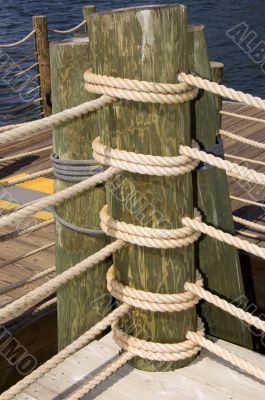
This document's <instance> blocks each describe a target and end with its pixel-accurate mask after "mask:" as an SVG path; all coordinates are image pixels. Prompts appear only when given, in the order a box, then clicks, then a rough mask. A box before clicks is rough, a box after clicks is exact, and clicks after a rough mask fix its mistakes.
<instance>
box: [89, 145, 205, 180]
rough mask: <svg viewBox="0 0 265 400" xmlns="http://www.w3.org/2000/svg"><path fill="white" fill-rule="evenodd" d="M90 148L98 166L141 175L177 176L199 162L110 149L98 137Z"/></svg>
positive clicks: (179, 157) (186, 158)
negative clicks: (106, 166)
mask: <svg viewBox="0 0 265 400" xmlns="http://www.w3.org/2000/svg"><path fill="white" fill-rule="evenodd" d="M92 148H93V158H94V159H95V160H96V161H98V162H99V163H100V164H103V165H108V166H112V167H115V168H119V169H121V170H123V171H129V172H132V173H137V174H143V175H155V176H178V175H182V174H186V173H188V172H191V171H193V170H194V169H195V168H196V167H197V166H198V165H199V161H197V160H194V159H191V158H189V157H187V156H177V157H162V156H152V155H148V154H139V153H133V152H128V151H124V150H118V149H112V148H110V147H107V146H105V145H104V144H102V143H100V138H99V137H97V138H96V139H95V140H94V141H93V143H92Z"/></svg>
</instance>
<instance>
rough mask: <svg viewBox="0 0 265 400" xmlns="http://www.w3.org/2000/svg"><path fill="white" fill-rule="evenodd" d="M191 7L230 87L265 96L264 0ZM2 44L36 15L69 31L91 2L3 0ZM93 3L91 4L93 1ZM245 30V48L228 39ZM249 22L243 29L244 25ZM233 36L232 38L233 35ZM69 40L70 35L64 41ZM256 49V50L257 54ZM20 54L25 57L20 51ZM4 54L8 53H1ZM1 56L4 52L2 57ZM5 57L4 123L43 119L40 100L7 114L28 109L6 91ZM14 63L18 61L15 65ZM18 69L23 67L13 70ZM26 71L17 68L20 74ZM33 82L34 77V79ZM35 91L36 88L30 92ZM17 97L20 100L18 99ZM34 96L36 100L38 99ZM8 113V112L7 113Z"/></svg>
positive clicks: (25, 49)
mask: <svg viewBox="0 0 265 400" xmlns="http://www.w3.org/2000/svg"><path fill="white" fill-rule="evenodd" d="M174 3H175V1H154V0H153V1H142V2H140V1H138V2H133V1H95V2H94V4H96V5H97V8H98V10H103V9H112V8H120V7H126V6H131V5H143V4H149V5H150V4H174ZM181 3H182V4H185V5H187V6H188V14H189V21H190V23H200V24H204V25H205V26H206V33H207V40H208V46H209V55H210V59H212V60H217V61H222V62H224V64H225V83H226V85H229V86H232V87H234V88H236V89H240V90H243V91H245V92H250V93H252V94H254V95H258V96H261V97H264V95H265V45H264V46H263V41H265V22H264V14H265V2H264V0H263V1H262V0H236V1H232V0H222V1H219V0H208V1H205V0H201V1H196V0H183V1H182V2H181ZM0 4H1V5H0V43H10V42H13V41H16V40H19V39H20V38H22V37H23V36H25V35H26V34H27V33H28V32H29V31H31V29H32V23H31V17H32V15H47V17H48V23H49V27H50V28H55V29H68V28H70V27H72V26H74V25H76V24H78V23H79V22H80V21H82V19H83V16H82V6H84V5H88V4H89V3H88V1H83V0H79V1H74V0H64V1H56V0H44V1H37V0H0ZM90 4H91V3H90ZM240 23H241V26H243V27H244V29H243V31H244V32H240V33H239V34H238V35H237V38H239V39H240V38H241V39H242V38H243V33H244V34H245V39H244V40H243V42H242V43H241V45H240V46H239V45H237V44H235V43H234V42H233V40H231V38H229V37H228V35H227V31H228V30H231V29H232V28H233V27H234V26H236V25H237V24H240ZM243 24H244V25H243ZM230 36H231V35H230ZM60 38H61V36H60V35H55V34H50V40H58V39H60ZM64 38H65V37H64ZM264 43H265V42H264ZM31 46H32V42H29V43H28V44H27V45H23V46H22V47H19V48H16V49H14V50H8V51H6V52H5V53H7V54H8V55H9V56H10V57H11V59H12V60H14V61H15V62H16V61H18V60H20V59H21V58H22V57H23V56H24V55H25V54H30V53H32V49H31ZM255 47H257V49H256V50H255ZM19 51H21V52H22V53H19ZM263 54H264V57H263ZM2 55H3V54H2ZM0 56H1V54H0ZM1 60H3V58H0V104H1V106H0V121H1V122H0V125H2V124H3V123H7V122H8V121H9V120H10V119H14V118H15V119H17V120H19V118H20V116H21V114H22V113H23V118H24V119H26V118H28V119H30V118H32V116H33V115H34V117H36V116H38V115H39V112H40V111H39V109H38V102H36V103H33V104H31V105H27V108H26V109H22V110H18V111H13V112H8V110H9V109H10V103H12V104H13V107H14V106H15V107H21V106H22V107H23V102H22V103H21V100H20V99H19V92H18V89H17V91H16V93H11V94H10V93H8V94H7V93H5V87H6V83H5V82H4V80H3V76H2V75H3V74H4V72H3V71H2V75H1V62H2V61H1ZM12 62H13V61H12ZM32 63H33V58H32V59H29V60H25V62H23V63H22V64H21V68H22V66H23V69H24V68H26V67H28V66H30V65H32ZM14 68H19V67H14ZM20 71H21V70H20V69H17V71H16V73H19V72H20ZM35 74H36V70H34V69H33V70H31V71H29V73H27V74H26V76H27V77H28V78H30V77H34V76H35ZM23 79H24V77H23V75H22V76H21V77H19V76H18V77H17V80H18V83H19V84H21V83H23ZM29 80H30V79H29ZM36 85H37V84H36V83H35V81H33V82H29V83H28V84H27V87H26V89H25V93H27V92H30V94H27V96H28V99H27V100H28V103H27V104H30V103H31V102H32V99H37V97H38V94H37V91H35V93H34V87H36ZM31 90H33V91H32V92H31ZM15 95H16V96H15ZM34 96H35V97H34ZM3 110H4V111H3Z"/></svg>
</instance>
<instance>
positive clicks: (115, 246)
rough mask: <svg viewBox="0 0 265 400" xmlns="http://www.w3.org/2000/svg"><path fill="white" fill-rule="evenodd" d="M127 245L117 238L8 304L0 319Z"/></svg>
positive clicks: (22, 307)
mask: <svg viewBox="0 0 265 400" xmlns="http://www.w3.org/2000/svg"><path fill="white" fill-rule="evenodd" d="M125 245H126V243H125V242H123V241H122V240H116V241H115V242H113V243H111V244H109V245H107V246H105V247H104V248H103V249H101V250H99V251H98V252H96V253H95V254H93V255H92V256H90V257H88V258H86V259H85V260H83V261H81V262H80V263H78V264H76V265H75V266H73V267H71V268H70V269H68V270H67V271H64V272H63V273H62V274H60V275H58V276H56V277H55V278H53V279H51V280H50V281H49V282H46V283H44V284H43V285H42V286H39V287H38V288H36V289H34V290H32V291H31V292H30V293H27V294H26V295H24V296H22V297H20V298H19V299H17V300H15V301H14V302H12V303H11V304H8V305H7V306H5V307H4V308H2V309H1V310H0V321H1V323H2V322H3V321H5V320H7V319H8V318H10V317H12V316H13V315H16V314H17V313H19V312H20V311H21V310H24V309H25V308H26V309H29V308H31V307H32V306H34V305H35V304H36V303H38V302H40V301H41V300H43V299H45V298H46V297H47V296H49V295H51V294H52V293H54V292H55V291H56V290H57V289H59V287H61V286H62V285H64V284H66V283H67V282H69V281H71V280H72V279H73V278H75V277H77V276H79V275H81V274H82V273H84V272H86V271H87V270H88V269H90V268H92V267H94V265H96V264H98V263H100V262H101V261H103V260H105V259H106V258H107V257H109V256H110V255H112V254H113V253H115V252H116V251H118V250H120V249H121V248H122V247H124V246H125Z"/></svg>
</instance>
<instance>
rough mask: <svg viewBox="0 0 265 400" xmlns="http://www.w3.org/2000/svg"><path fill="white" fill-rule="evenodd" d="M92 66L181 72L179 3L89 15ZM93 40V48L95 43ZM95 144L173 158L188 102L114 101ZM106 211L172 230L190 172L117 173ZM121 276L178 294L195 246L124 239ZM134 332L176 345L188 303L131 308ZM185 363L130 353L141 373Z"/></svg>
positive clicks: (108, 71)
mask: <svg viewBox="0 0 265 400" xmlns="http://www.w3.org/2000/svg"><path fill="white" fill-rule="evenodd" d="M87 23H88V35H89V38H90V48H91V65H92V68H93V72H95V73H98V74H102V75H111V76H115V77H121V78H129V79H138V80H147V81H152V82H167V83H175V82H176V77H177V73H178V71H179V70H182V71H187V67H188V57H187V56H188V54H187V12H186V7H185V6H182V5H175V6H150V7H136V8H127V9H121V10H114V11H112V12H99V13H95V14H90V15H89V17H88V18H87ZM99 43H100V46H99ZM96 122H97V128H96V130H97V134H99V133H100V136H101V141H102V143H104V144H106V145H108V146H111V147H112V148H118V149H122V150H126V151H133V152H136V153H142V154H152V155H162V156H175V155H177V154H178V148H179V144H180V143H182V144H187V145H191V136H190V105H189V103H184V104H181V105H172V104H171V105H161V104H144V103H137V102H132V101H119V102H117V103H115V104H112V105H109V106H107V107H105V108H104V109H103V110H101V111H100V112H98V113H97V115H96ZM106 191H107V203H108V206H109V213H110V215H111V216H112V217H113V218H114V219H117V220H120V221H124V222H126V223H132V224H135V225H141V226H148V227H153V228H169V229H172V228H178V227H180V226H181V218H182V217H183V216H187V215H189V216H193V199H192V175H191V174H185V175H181V176H178V177H154V176H147V175H137V174H131V173H125V172H124V173H122V174H121V175H120V176H118V177H116V178H115V179H114V181H110V182H109V183H107V185H106ZM114 265H115V268H116V270H117V278H118V280H119V281H120V282H122V283H123V284H125V285H128V286H130V287H134V288H136V289H141V290H145V291H151V292H157V293H178V292H183V290H184V289H183V288H184V283H185V281H187V280H190V281H194V280H195V267H194V248H193V246H192V245H191V246H188V247H184V248H182V249H170V250H168V249H167V250H161V249H153V248H145V247H140V246H135V245H129V246H128V247H126V248H124V249H123V250H122V251H120V252H119V253H118V254H115V255H114ZM121 326H122V328H123V329H124V330H125V331H127V332H129V333H130V334H132V335H134V336H135V337H138V338H141V339H145V340H149V341H153V342H162V343H163V342H164V343H165V342H167V343H177V342H182V341H184V340H185V337H186V333H187V331H188V330H196V328H197V322H196V310H195V308H193V309H190V310H187V311H182V312H179V313H177V312H173V313H158V312H156V313H154V312H147V311H142V310H137V309H133V310H132V311H131V313H130V315H128V316H127V317H125V318H123V319H122V321H121ZM190 362H191V359H186V360H184V361H182V362H173V363H167V362H165V363H159V362H156V361H154V362H151V361H148V360H144V359H140V358H138V357H137V358H135V359H134V360H133V361H132V363H133V365H134V366H135V367H137V368H139V369H144V370H147V371H158V370H159V371H166V370H170V369H175V368H178V367H181V366H184V365H186V364H188V363H190Z"/></svg>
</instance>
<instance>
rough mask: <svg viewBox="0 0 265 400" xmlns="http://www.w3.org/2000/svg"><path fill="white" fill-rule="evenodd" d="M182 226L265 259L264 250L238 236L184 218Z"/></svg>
mask: <svg viewBox="0 0 265 400" xmlns="http://www.w3.org/2000/svg"><path fill="white" fill-rule="evenodd" d="M182 224H183V225H184V226H186V227H188V228H191V229H194V231H197V232H200V233H204V234H205V235H208V236H210V237H212V238H214V239H217V240H219V241H221V242H224V243H227V244H229V245H231V246H234V247H237V248H238V249H240V250H244V251H247V252H248V253H251V254H254V255H255V256H258V257H261V258H263V259H265V249H264V248H262V247H259V246H257V245H256V244H253V243H249V242H248V241H247V240H243V239H240V238H239V237H238V236H233V235H231V234H230V233H226V232H223V231H221V230H220V229H216V228H214V227H213V226H210V225H207V224H205V223H204V222H201V221H195V220H194V219H191V218H188V217H185V218H182Z"/></svg>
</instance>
